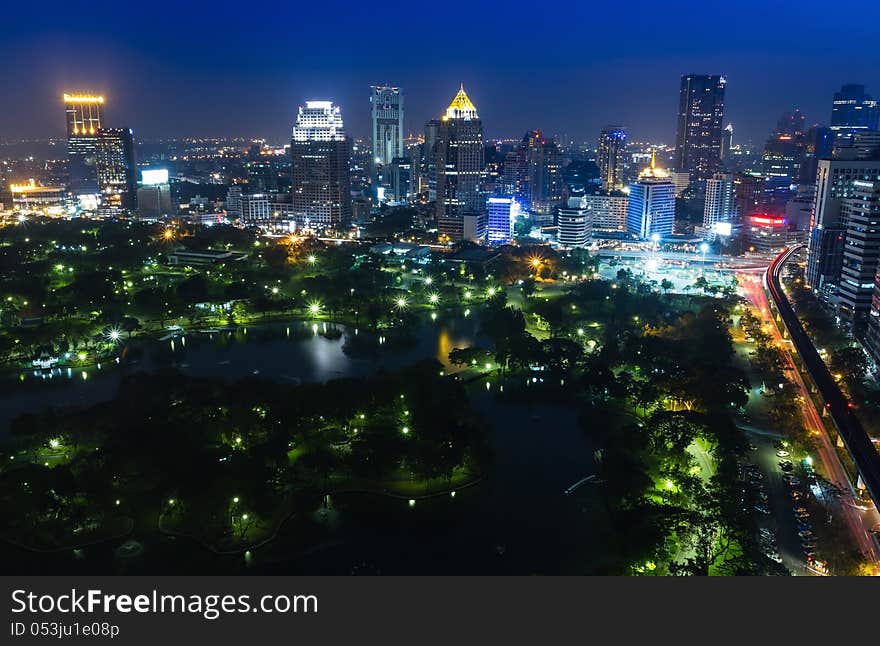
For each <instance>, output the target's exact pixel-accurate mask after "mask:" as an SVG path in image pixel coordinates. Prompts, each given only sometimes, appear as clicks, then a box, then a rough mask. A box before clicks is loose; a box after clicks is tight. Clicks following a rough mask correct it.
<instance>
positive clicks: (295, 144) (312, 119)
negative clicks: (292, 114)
mask: <svg viewBox="0 0 880 646" xmlns="http://www.w3.org/2000/svg"><path fill="white" fill-rule="evenodd" d="M290 155H291V194H292V203H293V213H294V219H295V220H296V223H297V225H300V226H310V227H335V226H339V225H340V224H344V223H347V222H349V221H350V220H351V172H350V169H349V161H350V158H351V141H350V140H349V139H348V137H346V136H345V130H344V128H343V123H342V113H341V111H340V110H339V107H338V106H335V105H333V103H332V102H331V101H306V104H305V105H304V106H300V108H299V113H298V114H297V117H296V125H295V126H294V127H293V139H292V140H291V142H290Z"/></svg>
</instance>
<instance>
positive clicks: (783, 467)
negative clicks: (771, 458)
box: [779, 464, 794, 473]
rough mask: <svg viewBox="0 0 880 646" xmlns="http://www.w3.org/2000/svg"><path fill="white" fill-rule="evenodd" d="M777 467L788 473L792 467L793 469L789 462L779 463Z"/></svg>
mask: <svg viewBox="0 0 880 646" xmlns="http://www.w3.org/2000/svg"><path fill="white" fill-rule="evenodd" d="M779 468H780V469H782V470H783V471H785V472H786V473H790V472H791V471H792V469H794V467H793V466H791V465H790V464H780V465H779Z"/></svg>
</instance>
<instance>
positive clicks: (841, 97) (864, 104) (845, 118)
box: [831, 84, 880, 135]
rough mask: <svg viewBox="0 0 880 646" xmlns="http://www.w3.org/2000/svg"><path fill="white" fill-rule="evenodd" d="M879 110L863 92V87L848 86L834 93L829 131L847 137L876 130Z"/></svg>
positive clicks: (874, 102)
mask: <svg viewBox="0 0 880 646" xmlns="http://www.w3.org/2000/svg"><path fill="white" fill-rule="evenodd" d="M878 117H880V108H878V106H877V101H876V100H875V99H873V98H871V95H869V94H867V93H866V92H865V86H864V85H856V84H848V85H844V86H843V87H842V88H840V92H835V93H834V103H833V104H832V106H831V130H833V131H834V132H835V133H836V134H837V135H848V134H852V133H853V132H857V131H859V130H877V123H878Z"/></svg>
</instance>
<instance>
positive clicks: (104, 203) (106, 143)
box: [95, 128, 137, 217]
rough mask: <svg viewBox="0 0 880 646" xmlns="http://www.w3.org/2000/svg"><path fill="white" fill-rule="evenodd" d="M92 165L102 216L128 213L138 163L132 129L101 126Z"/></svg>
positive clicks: (133, 199)
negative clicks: (93, 164)
mask: <svg viewBox="0 0 880 646" xmlns="http://www.w3.org/2000/svg"><path fill="white" fill-rule="evenodd" d="M95 168H96V175H97V181H98V189H99V190H100V191H101V204H100V206H99V207H98V213H99V214H100V215H103V216H105V217H117V216H120V215H130V214H131V213H132V212H133V211H134V209H135V206H136V202H137V166H136V162H135V155H134V135H133V133H132V131H131V128H100V129H99V130H98V133H97V140H96V144H95Z"/></svg>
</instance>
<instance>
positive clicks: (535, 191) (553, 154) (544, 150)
mask: <svg viewBox="0 0 880 646" xmlns="http://www.w3.org/2000/svg"><path fill="white" fill-rule="evenodd" d="M538 134H540V133H538ZM528 152H529V199H530V208H531V210H532V211H533V212H535V213H541V214H544V215H547V214H551V215H552V213H553V210H554V209H555V208H556V206H557V205H558V204H559V203H560V202H561V201H562V189H563V181H562V152H561V151H560V150H559V146H558V145H557V144H556V142H555V141H553V140H552V139H545V138H544V137H541V138H540V139H537V140H536V141H534V143H533V144H532V145H531V146H530V148H529V149H528Z"/></svg>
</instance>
